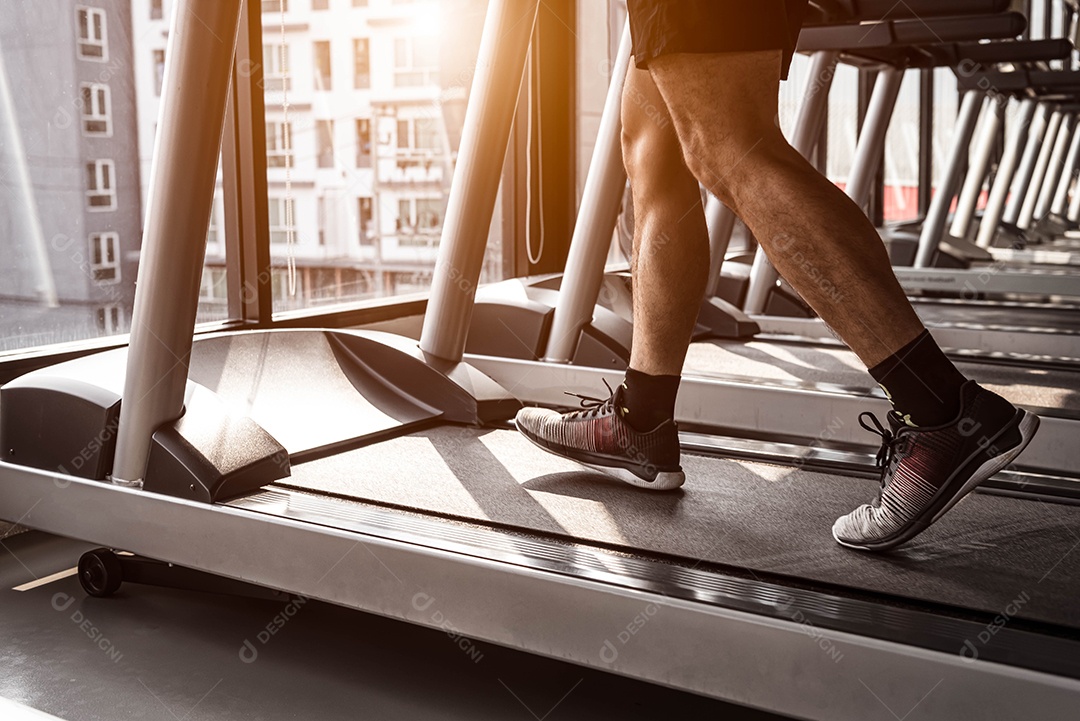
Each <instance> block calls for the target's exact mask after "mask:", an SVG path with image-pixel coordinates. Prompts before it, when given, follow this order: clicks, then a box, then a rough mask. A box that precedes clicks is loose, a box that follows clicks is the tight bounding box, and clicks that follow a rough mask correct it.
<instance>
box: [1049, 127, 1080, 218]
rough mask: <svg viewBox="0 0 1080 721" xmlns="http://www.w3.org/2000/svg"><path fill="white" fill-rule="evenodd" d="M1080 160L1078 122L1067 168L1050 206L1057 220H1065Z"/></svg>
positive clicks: (1067, 157) (1066, 161) (1066, 160)
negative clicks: (1071, 188) (1070, 189)
mask: <svg viewBox="0 0 1080 721" xmlns="http://www.w3.org/2000/svg"><path fill="white" fill-rule="evenodd" d="M1078 160H1080V122H1077V124H1076V126H1075V129H1074V130H1073V136H1072V142H1071V143H1070V144H1069V152H1068V155H1067V156H1066V159H1065V167H1064V168H1063V169H1062V171H1061V178H1060V179H1059V180H1058V184H1057V189H1056V190H1055V191H1054V202H1053V203H1051V204H1050V213H1051V215H1054V216H1055V217H1057V218H1064V217H1065V213H1066V211H1067V209H1068V203H1069V188H1070V187H1072V181H1073V176H1075V175H1076V166H1077V161H1078Z"/></svg>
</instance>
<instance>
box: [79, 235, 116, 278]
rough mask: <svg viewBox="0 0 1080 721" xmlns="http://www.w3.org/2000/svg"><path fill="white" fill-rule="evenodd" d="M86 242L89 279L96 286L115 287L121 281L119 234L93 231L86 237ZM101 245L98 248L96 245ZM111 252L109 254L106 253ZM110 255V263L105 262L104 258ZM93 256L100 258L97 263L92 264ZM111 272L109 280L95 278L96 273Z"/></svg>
mask: <svg viewBox="0 0 1080 721" xmlns="http://www.w3.org/2000/svg"><path fill="white" fill-rule="evenodd" d="M86 240H87V243H88V245H89V246H90V248H89V257H88V265H89V267H90V278H91V280H93V281H94V283H95V284H97V285H116V284H117V283H119V282H120V280H121V268H120V234H119V233H117V232H115V231H111V230H102V231H94V232H92V233H90V234H89V235H87V236H86ZM99 243H103V245H102V246H101V247H100V248H99V247H98V244H99ZM110 250H111V251H112V252H111V253H109V252H108V251H110ZM108 255H111V256H112V261H108V260H106V256H108ZM95 256H97V257H100V258H101V260H100V261H99V262H94V258H95ZM103 270H111V271H113V275H112V277H111V278H104V279H103V278H99V277H97V274H98V271H103Z"/></svg>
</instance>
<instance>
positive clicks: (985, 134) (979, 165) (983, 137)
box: [949, 98, 1005, 238]
mask: <svg viewBox="0 0 1080 721" xmlns="http://www.w3.org/2000/svg"><path fill="white" fill-rule="evenodd" d="M1004 117H1005V103H1001V102H998V100H997V99H996V98H987V99H986V102H985V103H984V104H983V112H982V118H981V123H980V124H979V130H978V133H977V134H976V136H975V152H973V153H972V154H971V156H970V158H969V159H968V172H967V177H965V178H964V186H963V188H962V189H961V191H960V199H959V200H957V201H956V213H955V214H954V215H953V222H952V226H951V227H950V228H949V235H951V236H953V237H954V238H967V234H968V229H969V228H970V227H971V219H972V218H974V217H975V208H976V207H977V206H978V205H979V195H980V194H981V193H982V189H983V183H984V182H985V181H986V176H987V173H988V172H989V169H990V156H991V155H993V153H994V147H995V146H996V145H997V138H998V132H999V131H1000V130H1001V123H1002V120H1003V119H1004Z"/></svg>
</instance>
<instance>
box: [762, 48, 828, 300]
mask: <svg viewBox="0 0 1080 721" xmlns="http://www.w3.org/2000/svg"><path fill="white" fill-rule="evenodd" d="M839 58H840V53H839V52H838V51H836V50H821V51H819V52H816V53H814V57H813V59H812V60H811V63H810V79H809V80H808V81H807V83H808V87H807V90H806V100H804V101H803V104H802V107H801V108H800V109H799V118H798V120H797V121H796V122H795V132H794V133H793V137H792V139H791V146H792V147H793V148H795V150H797V151H799V153H800V154H802V156H803V157H804V158H809V157H810V153H811V152H812V151H813V150H814V143H815V141H817V138H818V135H820V134H821V123H822V121H823V120H824V119H825V113H826V111H827V110H828V107H829V88H830V87H832V80H833V75H835V74H836V63H837V61H838V60H839ZM779 277H780V274H779V273H777V272H776V269H775V268H773V266H772V264H771V263H770V262H769V259H768V258H767V257H766V256H765V253H764V251H762V249H761V248H760V247H758V249H757V253H756V254H755V255H754V265H753V266H752V267H751V269H750V286H749V288H748V289H747V292H746V305H745V307H744V308H743V310H745V311H746V312H747V313H751V314H760V313H762V312H764V311H765V304H766V302H767V301H768V299H769V293H770V291H772V289H773V288H775V287H776V281H777V279H778V278H779Z"/></svg>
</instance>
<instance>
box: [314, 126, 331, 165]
mask: <svg viewBox="0 0 1080 721" xmlns="http://www.w3.org/2000/svg"><path fill="white" fill-rule="evenodd" d="M315 137H316V141H317V143H318V160H319V167H320V168H332V167H334V121H333V120H316V121H315Z"/></svg>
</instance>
